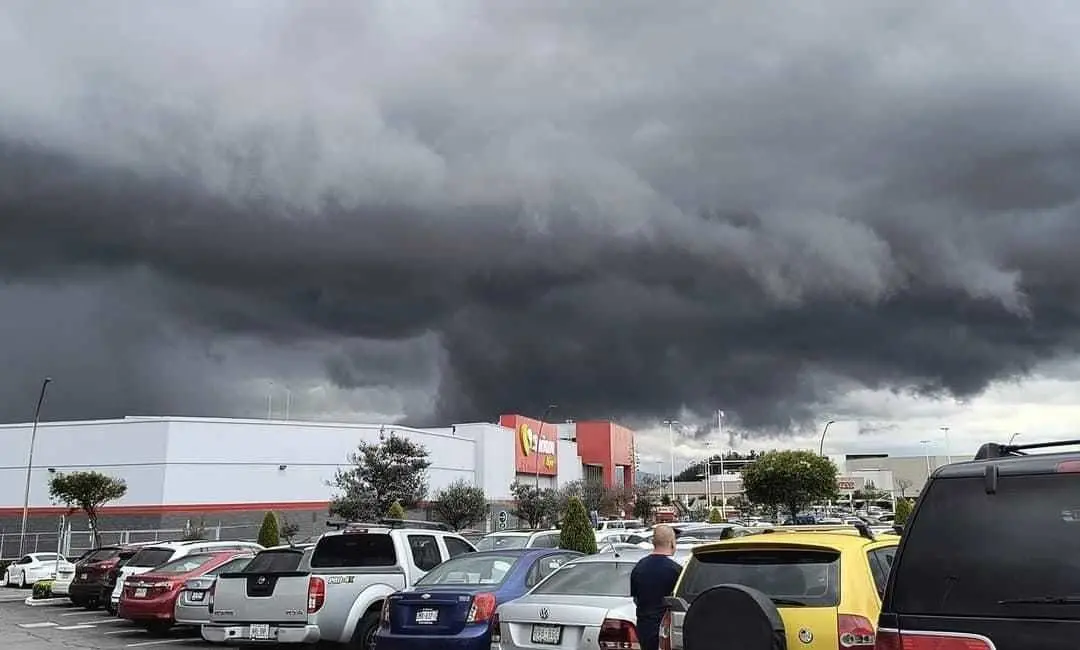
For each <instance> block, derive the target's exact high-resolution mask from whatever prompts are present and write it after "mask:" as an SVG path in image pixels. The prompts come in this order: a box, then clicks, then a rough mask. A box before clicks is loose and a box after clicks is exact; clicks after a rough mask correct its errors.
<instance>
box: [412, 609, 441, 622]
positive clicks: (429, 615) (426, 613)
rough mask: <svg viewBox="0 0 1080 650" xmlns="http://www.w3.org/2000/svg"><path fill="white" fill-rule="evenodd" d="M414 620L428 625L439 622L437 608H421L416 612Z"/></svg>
mask: <svg viewBox="0 0 1080 650" xmlns="http://www.w3.org/2000/svg"><path fill="white" fill-rule="evenodd" d="M416 622H417V623H423V624H425V625H430V624H432V623H438V622H439V610H437V609H421V610H418V611H417V612H416Z"/></svg>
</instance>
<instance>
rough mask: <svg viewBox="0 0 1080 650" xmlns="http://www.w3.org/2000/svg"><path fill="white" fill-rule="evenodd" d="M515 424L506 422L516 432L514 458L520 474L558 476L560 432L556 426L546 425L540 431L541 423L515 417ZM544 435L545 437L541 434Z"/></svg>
mask: <svg viewBox="0 0 1080 650" xmlns="http://www.w3.org/2000/svg"><path fill="white" fill-rule="evenodd" d="M514 420H516V421H515V422H506V423H505V424H504V426H506V425H512V426H510V428H511V429H512V430H513V431H514V458H515V466H516V469H517V472H518V473H521V474H535V473H537V472H539V473H540V474H542V475H544V476H556V475H557V474H558V467H559V461H558V458H559V455H558V454H559V451H558V446H559V443H558V431H557V428H556V427H555V426H554V425H551V424H547V425H544V428H543V430H542V431H541V430H540V422H538V421H536V420H531V419H528V418H521V417H515V418H514ZM541 433H543V436H541V435H540V434H541Z"/></svg>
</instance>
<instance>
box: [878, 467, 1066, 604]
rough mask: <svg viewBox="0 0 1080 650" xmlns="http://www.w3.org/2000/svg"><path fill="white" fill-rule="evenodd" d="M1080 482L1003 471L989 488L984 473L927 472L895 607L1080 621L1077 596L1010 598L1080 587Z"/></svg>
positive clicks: (900, 564) (899, 570)
mask: <svg viewBox="0 0 1080 650" xmlns="http://www.w3.org/2000/svg"><path fill="white" fill-rule="evenodd" d="M1077 482H1078V477H1077V475H1076V474H1037V475H1026V476H1009V475H1002V476H1001V477H1000V478H999V479H998V484H997V490H996V492H994V493H992V494H990V493H988V492H987V489H986V481H985V479H984V478H983V477H982V476H981V475H980V476H978V477H970V478H968V477H963V478H959V477H958V478H943V479H936V480H934V481H931V483H930V485H929V486H928V487H927V489H926V491H925V493H924V494H923V495H922V497H921V498H920V503H919V507H918V510H917V511H916V513H917V514H916V517H915V519H914V520H912V521H911V522H910V526H909V527H908V528H907V529H906V530H905V531H904V536H905V537H907V540H906V541H905V543H904V551H903V553H900V554H898V555H897V556H896V566H895V568H894V569H893V575H894V576H895V578H894V579H893V582H894V584H893V588H892V599H893V607H894V609H895V611H896V612H897V613H898V614H901V615H911V616H940V615H948V616H969V617H972V618H979V617H987V618H1002V617H1007V618H1021V619H1032V618H1052V619H1059V620H1060V619H1071V620H1080V607H1077V606H1075V605H1069V604H1062V603H1055V602H1041V603H1040V602H1015V601H1016V600H1017V599H1021V600H1027V601H1030V600H1033V599H1039V598H1043V599H1045V598H1047V597H1076V596H1080V586H1078V585H1077V581H1076V575H1077V569H1078V568H1080V562H1078V560H1077V559H1076V558H1077V557H1078V556H1080V492H1078V491H1077V489H1076V488H1077ZM942 540H965V541H964V543H961V544H955V543H943V542H942ZM1010 601H1012V602H1010Z"/></svg>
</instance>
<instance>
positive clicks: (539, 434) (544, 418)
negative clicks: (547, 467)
mask: <svg viewBox="0 0 1080 650" xmlns="http://www.w3.org/2000/svg"><path fill="white" fill-rule="evenodd" d="M555 408H556V405H555V404H548V405H547V408H546V409H544V414H543V415H541V416H540V430H539V431H537V432H536V450H535V452H536V453H534V454H533V457H534V458H536V490H537V491H538V492H539V491H540V441H541V440H543V439H544V424H545V423H546V422H547V419H548V416H549V415H551V412H552V411H554V410H555ZM555 444H556V445H558V444H559V443H558V441H556V442H555Z"/></svg>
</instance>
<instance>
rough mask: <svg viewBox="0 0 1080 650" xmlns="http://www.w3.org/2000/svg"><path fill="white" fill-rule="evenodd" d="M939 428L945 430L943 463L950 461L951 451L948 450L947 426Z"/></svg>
mask: <svg viewBox="0 0 1080 650" xmlns="http://www.w3.org/2000/svg"><path fill="white" fill-rule="evenodd" d="M941 430H942V431H943V432H945V463H946V464H951V463H952V453H951V452H950V451H949V427H941Z"/></svg>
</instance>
